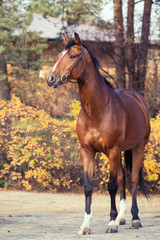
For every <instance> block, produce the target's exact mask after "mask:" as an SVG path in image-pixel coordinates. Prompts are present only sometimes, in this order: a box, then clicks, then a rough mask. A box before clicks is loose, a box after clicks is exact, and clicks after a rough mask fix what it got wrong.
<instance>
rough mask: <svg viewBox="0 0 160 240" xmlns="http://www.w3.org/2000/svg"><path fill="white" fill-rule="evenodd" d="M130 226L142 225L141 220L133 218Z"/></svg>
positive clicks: (139, 226) (138, 226) (137, 226)
mask: <svg viewBox="0 0 160 240" xmlns="http://www.w3.org/2000/svg"><path fill="white" fill-rule="evenodd" d="M131 227H133V228H141V227H142V224H141V221H140V220H139V219H136V220H133V221H132V222H131Z"/></svg>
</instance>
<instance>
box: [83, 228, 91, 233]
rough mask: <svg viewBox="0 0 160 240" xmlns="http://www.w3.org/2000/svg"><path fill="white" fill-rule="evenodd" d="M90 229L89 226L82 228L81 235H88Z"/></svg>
mask: <svg viewBox="0 0 160 240" xmlns="http://www.w3.org/2000/svg"><path fill="white" fill-rule="evenodd" d="M90 233H91V229H90V228H89V227H86V228H84V229H83V235H90Z"/></svg>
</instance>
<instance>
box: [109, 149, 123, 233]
mask: <svg viewBox="0 0 160 240" xmlns="http://www.w3.org/2000/svg"><path fill="white" fill-rule="evenodd" d="M109 162H110V178H109V183H108V191H109V194H110V198H111V210H110V222H109V224H108V226H107V230H106V232H107V233H115V232H118V225H117V223H116V217H117V208H116V194H117V190H118V184H117V177H118V173H119V170H120V150H119V149H118V148H114V149H111V150H110V152H109Z"/></svg>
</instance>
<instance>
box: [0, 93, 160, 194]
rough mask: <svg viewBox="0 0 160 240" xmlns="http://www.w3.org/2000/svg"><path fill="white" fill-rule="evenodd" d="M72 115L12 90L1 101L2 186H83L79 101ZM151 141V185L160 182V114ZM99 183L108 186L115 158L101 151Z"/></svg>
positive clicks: (148, 176)
mask: <svg viewBox="0 0 160 240" xmlns="http://www.w3.org/2000/svg"><path fill="white" fill-rule="evenodd" d="M71 109H72V110H71V113H70V116H71V117H72V118H73V120H72V121H70V120H61V121H59V120H57V119H53V118H52V117H50V115H48V114H47V113H46V112H45V111H44V110H37V109H35V108H33V107H29V106H26V105H24V104H23V103H22V102H21V101H20V99H19V98H17V97H16V96H15V95H12V98H11V100H10V101H3V100H1V101H0V179H1V180H0V185H1V186H7V185H9V186H13V187H15V188H19V189H23V188H25V189H26V190H28V191H30V190H33V189H36V190H47V189H48V190H52V191H57V190H58V189H60V188H62V187H63V188H68V189H70V187H71V186H77V185H78V184H80V182H81V178H82V177H83V175H82V173H81V170H80V169H81V168H80V167H79V166H80V157H79V143H78V139H77V135H76V132H75V125H76V120H77V116H78V113H79V110H80V103H79V101H76V100H74V101H73V102H72V104H71ZM151 128H152V131H151V135H150V140H149V142H148V144H147V146H146V149H145V160H144V167H145V172H146V175H145V179H146V181H147V182H148V183H149V184H150V188H151V190H154V189H156V190H157V189H159V186H160V177H159V173H160V158H159V148H160V113H159V114H158V115H157V117H156V118H155V119H151ZM98 160H99V165H98V166H97V168H96V170H95V182H96V184H97V185H98V186H99V187H100V188H101V189H102V188H103V187H104V188H105V189H106V187H107V182H108V180H109V161H108V158H107V157H106V156H105V155H104V154H101V155H98Z"/></svg>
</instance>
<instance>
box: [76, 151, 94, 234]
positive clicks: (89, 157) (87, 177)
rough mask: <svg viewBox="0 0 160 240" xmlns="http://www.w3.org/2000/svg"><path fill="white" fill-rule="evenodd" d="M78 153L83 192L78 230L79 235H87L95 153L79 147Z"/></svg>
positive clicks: (90, 213) (90, 214)
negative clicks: (82, 205)
mask: <svg viewBox="0 0 160 240" xmlns="http://www.w3.org/2000/svg"><path fill="white" fill-rule="evenodd" d="M80 155H81V160H82V165H83V169H84V193H85V214H84V221H83V224H82V225H81V227H80V230H79V232H78V234H79V235H89V234H90V232H91V228H90V221H91V218H92V210H91V204H92V190H93V185H92V178H93V160H94V157H95V153H94V152H92V151H91V150H89V149H88V148H87V149H86V148H83V147H81V149H80Z"/></svg>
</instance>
